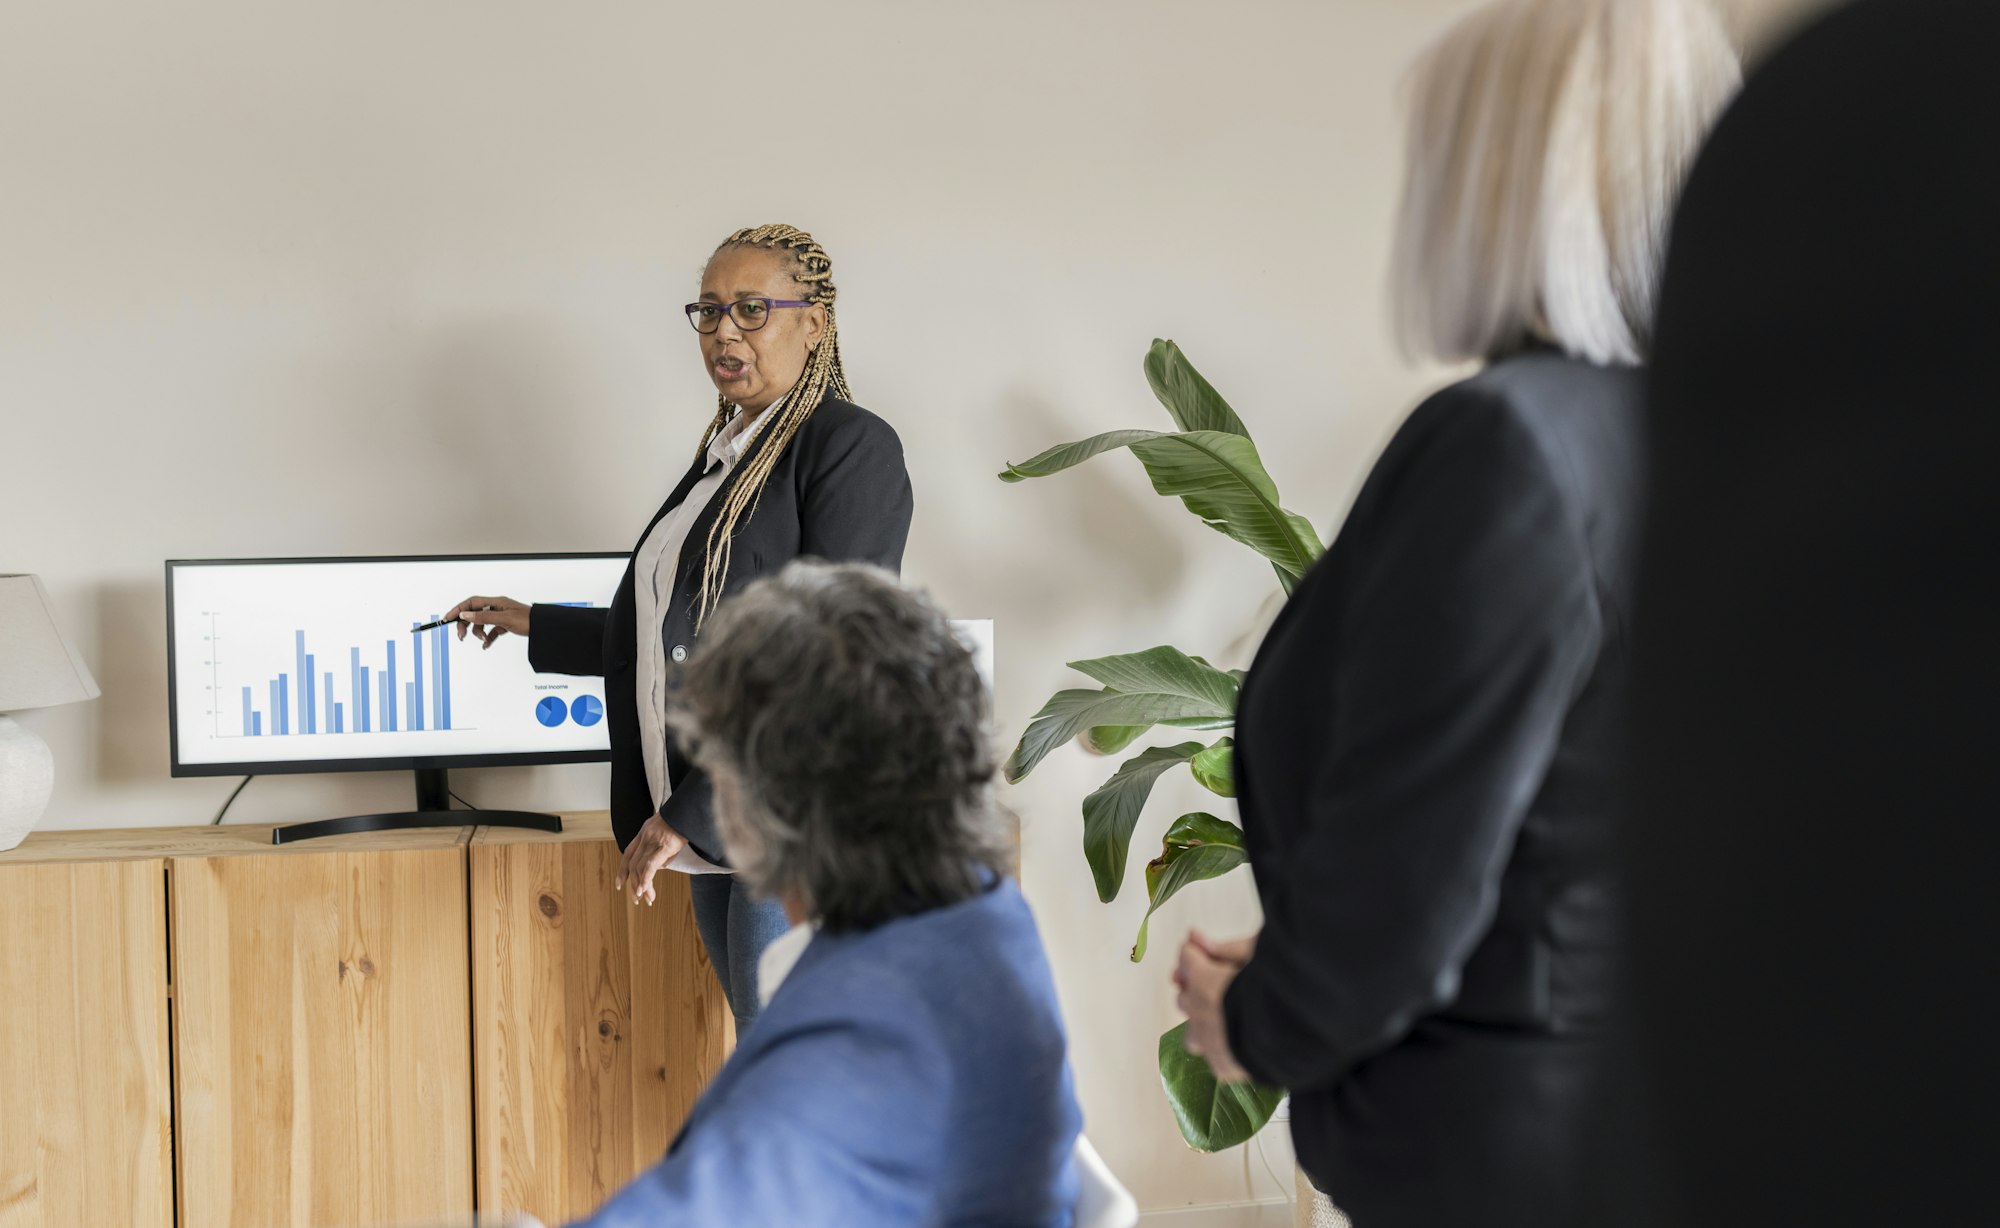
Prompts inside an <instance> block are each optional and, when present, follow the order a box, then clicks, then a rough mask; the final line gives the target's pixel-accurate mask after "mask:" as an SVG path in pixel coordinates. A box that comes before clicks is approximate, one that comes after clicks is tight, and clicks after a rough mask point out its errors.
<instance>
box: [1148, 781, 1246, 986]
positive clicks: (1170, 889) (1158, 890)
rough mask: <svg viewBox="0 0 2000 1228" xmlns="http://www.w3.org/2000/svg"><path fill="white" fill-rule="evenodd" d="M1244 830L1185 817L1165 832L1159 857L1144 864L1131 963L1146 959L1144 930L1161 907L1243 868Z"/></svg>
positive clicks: (1199, 816) (1211, 817) (1221, 821)
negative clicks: (1190, 888)
mask: <svg viewBox="0 0 2000 1228" xmlns="http://www.w3.org/2000/svg"><path fill="white" fill-rule="evenodd" d="M1248 856H1249V854H1247V853H1246V852H1244V849H1243V829H1242V828H1240V827H1238V826H1236V824H1234V823H1231V822H1229V821H1228V820H1227V819H1218V818H1216V817H1215V816H1214V815H1212V814H1202V813H1200V812H1196V813H1194V814H1184V815H1182V816H1181V817H1180V818H1178V819H1175V820H1174V822H1173V826H1171V827H1169V828H1167V835H1166V838H1165V839H1164V840H1163V841H1161V847H1160V855H1159V856H1158V857H1155V858H1153V860H1151V861H1149V862H1147V863H1146V899H1147V901H1148V903H1147V905H1146V915H1145V917H1144V919H1142V920H1141V921H1140V922H1139V940H1138V941H1137V942H1135V943H1133V944H1132V962H1133V963H1135V964H1136V963H1138V962H1139V961H1140V960H1142V959H1144V958H1146V927H1147V926H1149V925H1151V924H1152V921H1153V914H1154V913H1155V912H1157V911H1158V910H1159V907H1160V905H1162V904H1164V903H1166V902H1167V901H1168V900H1171V899H1173V898H1174V896H1175V895H1177V894H1179V892H1180V889H1181V888H1183V887H1185V886H1187V885H1188V884H1190V883H1199V882H1202V881H1203V880H1205V879H1211V878H1220V877H1222V876H1223V875H1224V874H1227V873H1229V872H1230V871H1231V870H1234V869H1235V868H1236V867H1237V866H1240V865H1242V864H1243V862H1244V860H1245V858H1247V857H1248Z"/></svg>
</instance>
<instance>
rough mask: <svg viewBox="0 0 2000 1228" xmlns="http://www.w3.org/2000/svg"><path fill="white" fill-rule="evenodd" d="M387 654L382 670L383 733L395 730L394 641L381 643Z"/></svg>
mask: <svg viewBox="0 0 2000 1228" xmlns="http://www.w3.org/2000/svg"><path fill="white" fill-rule="evenodd" d="M382 647H383V649H384V650H385V651H386V652H387V653H388V655H389V664H388V665H387V666H386V667H384V669H383V672H382V729H383V731H384V732H385V733H394V732H396V641H394V640H390V641H388V642H387V643H385V644H383V645H382Z"/></svg>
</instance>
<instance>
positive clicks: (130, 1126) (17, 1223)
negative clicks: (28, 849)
mask: <svg viewBox="0 0 2000 1228" xmlns="http://www.w3.org/2000/svg"><path fill="white" fill-rule="evenodd" d="M166 881H167V880H166V865H165V863H164V862H163V861H161V860H159V859H158V858H143V859H137V860H132V861H119V862H111V863H106V864H83V865H46V866H42V865H38V866H24V867H18V868H17V867H9V866H4V865H0V944H4V954H0V1225H5V1226H6V1228H77V1226H79V1225H86V1224H118V1225H125V1224H131V1225H135V1226H143V1228H163V1226H165V1225H169V1224H172V1223H173V1222H174V1211H173V1202H174V1198H173V1189H174V1184H173V1183H174V1177H173V1166H172V1148H171V1140H170V1135H169V1133H168V1129H169V1127H168V1122H169V1114H170V1113H171V1102H170V1097H169V1092H168V1084H169V1078H168V1054H167V965H166V961H165V959H163V958H162V956H163V954H164V953H165V951H166V932H167V904H166Z"/></svg>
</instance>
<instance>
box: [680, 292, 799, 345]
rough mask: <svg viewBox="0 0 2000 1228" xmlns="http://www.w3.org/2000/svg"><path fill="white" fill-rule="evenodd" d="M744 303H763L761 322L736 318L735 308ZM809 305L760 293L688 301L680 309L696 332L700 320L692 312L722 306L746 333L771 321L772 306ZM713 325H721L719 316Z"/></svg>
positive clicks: (698, 330)
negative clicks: (731, 299) (732, 298)
mask: <svg viewBox="0 0 2000 1228" xmlns="http://www.w3.org/2000/svg"><path fill="white" fill-rule="evenodd" d="M744 303H762V304H764V311H765V319H764V323H763V324H745V323H744V322H743V321H741V320H736V309H737V308H738V307H740V306H742V305H743V304H744ZM810 306H812V304H811V303H810V302H807V301H806V300H804V299H796V298H765V297H764V296H763V295H761V294H753V295H751V296H750V297H748V298H739V299H737V300H736V301H735V302H733V303H689V304H688V305H687V306H685V307H683V308H681V310H682V311H685V312H687V318H688V324H689V325H690V326H691V327H692V328H693V329H694V331H696V332H698V333H701V321H699V320H697V319H695V318H694V313H695V312H697V311H700V310H701V309H702V308H704V307H720V308H722V310H723V311H724V312H726V313H727V314H728V316H729V318H730V319H732V320H736V327H738V328H740V329H742V330H743V331H744V332H746V333H754V332H756V331H757V330H758V329H760V328H762V327H764V324H769V323H770V322H771V320H770V314H769V313H770V311H771V309H772V308H773V307H810ZM715 327H716V328H718V329H720V328H721V327H722V319H721V317H717V318H716V321H715ZM701 335H702V336H704V337H706V336H708V335H709V334H708V333H701Z"/></svg>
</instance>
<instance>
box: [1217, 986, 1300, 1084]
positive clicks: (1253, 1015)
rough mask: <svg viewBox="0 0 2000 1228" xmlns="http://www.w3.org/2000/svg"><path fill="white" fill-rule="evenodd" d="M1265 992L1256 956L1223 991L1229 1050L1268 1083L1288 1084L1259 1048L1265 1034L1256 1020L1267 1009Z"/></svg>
mask: <svg viewBox="0 0 2000 1228" xmlns="http://www.w3.org/2000/svg"><path fill="white" fill-rule="evenodd" d="M1265 992H1266V991H1265V988H1264V983H1263V977H1262V975H1261V972H1260V970H1259V968H1258V965H1257V961H1256V960H1255V959H1252V960H1251V961H1250V962H1249V963H1248V964H1245V965H1244V966H1243V971H1241V972H1239V973H1237V974H1236V979H1235V980H1234V981H1231V982H1230V984H1229V990H1228V992H1226V993H1224V994H1223V995H1222V1025H1223V1027H1224V1029H1225V1030H1226V1031H1227V1032H1228V1035H1229V1052H1230V1054H1231V1055H1232V1056H1234V1057H1235V1058H1236V1064H1237V1065H1238V1066H1241V1067H1242V1068H1243V1069H1244V1070H1246V1071H1248V1072H1249V1074H1250V1077H1251V1078H1253V1079H1255V1080H1257V1082H1259V1083H1262V1084H1264V1085H1265V1086H1266V1087H1284V1086H1285V1082H1284V1080H1283V1079H1282V1078H1281V1077H1279V1075H1278V1072H1277V1071H1276V1070H1275V1069H1273V1068H1272V1066H1271V1065H1270V1063H1269V1062H1268V1061H1267V1060H1266V1059H1265V1056H1264V1055H1263V1054H1262V1053H1260V1052H1259V1049H1258V1046H1259V1045H1260V1044H1262V1043H1264V1038H1263V1037H1262V1036H1261V1035H1259V1033H1258V1031H1257V1027H1256V1020H1257V1019H1258V1018H1259V1015H1260V1012H1261V1011H1262V1009H1263V1005H1262V1001H1261V999H1262V997H1263V995H1264V993H1265Z"/></svg>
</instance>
